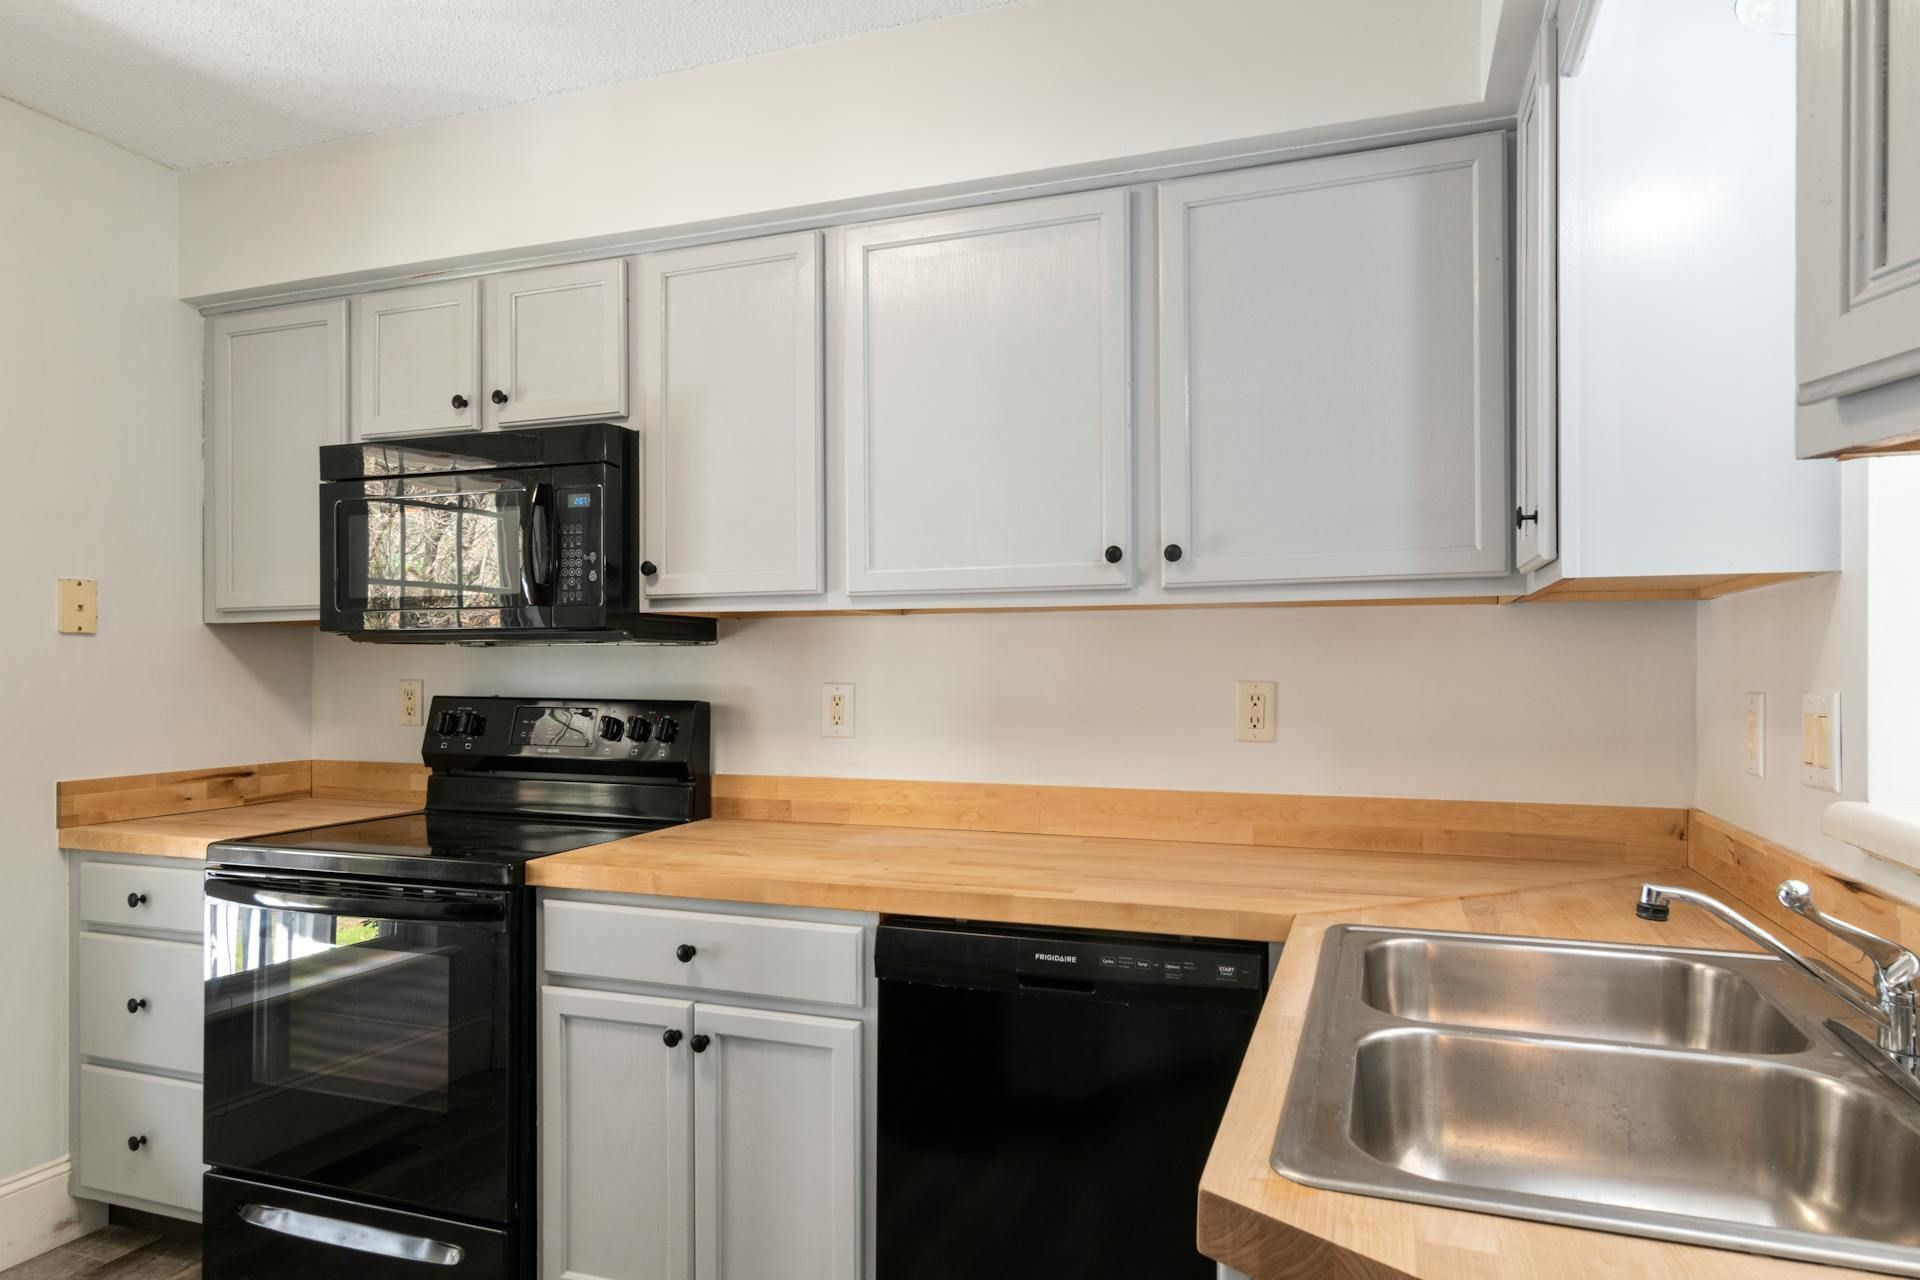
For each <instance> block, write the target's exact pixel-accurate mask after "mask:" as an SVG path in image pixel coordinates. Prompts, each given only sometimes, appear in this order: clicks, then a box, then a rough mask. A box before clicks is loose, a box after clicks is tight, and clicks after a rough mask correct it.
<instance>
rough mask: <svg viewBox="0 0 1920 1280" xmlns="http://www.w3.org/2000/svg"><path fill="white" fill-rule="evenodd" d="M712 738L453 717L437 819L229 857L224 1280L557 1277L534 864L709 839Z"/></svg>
mask: <svg viewBox="0 0 1920 1280" xmlns="http://www.w3.org/2000/svg"><path fill="white" fill-rule="evenodd" d="M709 720H710V716H709V711H708V707H707V704H705V703H702V702H660V701H644V700H633V699H601V700H598V701H595V700H591V699H564V700H563V699H539V698H436V699H435V700H434V702H433V706H432V708H431V712H430V716H429V724H430V727H429V728H428V730H427V733H426V736H425V741H424V743H423V745H422V749H421V758H422V759H423V760H424V761H425V762H426V763H427V764H428V765H429V766H430V768H431V770H432V772H431V773H430V775H429V777H428V782H427V800H426V807H425V808H424V809H423V810H422V811H420V812H418V813H411V814H403V815H400V816H397V817H389V818H376V819H373V820H370V821H365V822H349V823H342V824H338V825H335V826H326V827H311V828H308V829H306V830H302V831H289V832H284V833H282V834H278V835H273V836H268V837H265V838H262V839H257V840H246V841H230V842H224V843H220V844H216V845H214V846H212V848H211V849H209V850H208V861H209V864H210V865H209V869H208V871H207V879H206V897H207V932H206V948H207V949H206V967H205V978H206V1018H207V1023H206V1085H205V1108H206V1131H205V1143H206V1146H205V1152H204V1156H205V1159H206V1161H207V1163H208V1164H210V1165H212V1166H213V1167H212V1169H211V1170H210V1171H209V1172H208V1173H207V1174H206V1182H205V1197H204V1199H205V1203H204V1205H203V1216H204V1219H205V1236H204V1239H205V1268H204V1269H205V1275H206V1277H207V1280H240V1278H242V1277H246V1278H249V1280H251V1278H253V1277H259V1276H265V1275H271V1276H275V1277H278V1278H280V1280H308V1278H309V1277H313V1278H315V1280H318V1278H319V1277H329V1278H330V1277H337V1276H340V1275H346V1274H352V1275H353V1276H355V1278H356V1280H387V1278H388V1277H390V1276H392V1277H412V1276H417V1275H420V1274H423V1272H422V1271H421V1267H422V1265H423V1264H427V1265H432V1266H434V1267H436V1268H437V1269H436V1270H435V1271H434V1272H433V1274H434V1275H436V1276H445V1277H446V1278H447V1280H509V1278H511V1280H520V1278H521V1277H530V1276H532V1275H533V1274H534V1264H535V1255H536V1239H537V1237H536V1233H535V1203H534V1199H535V1165H536V1144H535V1125H534V1099H535V1096H536V1069H537V1063H538V1054H537V1051H536V1039H537V1036H536V1026H535V1008H534V1004H535V998H534V968H535V963H536V960H535V948H534V920H535V913H534V910H533V902H532V896H531V892H530V891H529V890H528V889H527V887H526V866H527V863H529V862H531V861H532V860H533V859H535V858H539V857H545V856H547V855H549V854H554V853H560V852H563V851H565V850H568V849H578V848H584V847H587V846H590V845H595V844H602V843H605V842H607V841H611V840H618V839H622V838H624V837H626V836H629V835H634V834H638V833H642V832H645V831H649V830H654V829H657V828H659V827H663V826H669V825H674V824H676V823H682V822H691V821H694V820H696V819H699V818H704V817H706V816H707V815H708V813H709V811H710V804H711V775H712V748H711V741H710V736H709Z"/></svg>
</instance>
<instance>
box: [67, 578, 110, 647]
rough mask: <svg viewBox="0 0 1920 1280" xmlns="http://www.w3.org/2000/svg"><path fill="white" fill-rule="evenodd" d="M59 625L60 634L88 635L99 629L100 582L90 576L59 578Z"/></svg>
mask: <svg viewBox="0 0 1920 1280" xmlns="http://www.w3.org/2000/svg"><path fill="white" fill-rule="evenodd" d="M59 581H60V617H59V627H60V633H61V634H62V635H69V636H90V635H93V634H94V633H95V632H97V631H99V630H100V584H99V583H98V582H95V581H94V580H93V579H92V578H61V579H60V580H59Z"/></svg>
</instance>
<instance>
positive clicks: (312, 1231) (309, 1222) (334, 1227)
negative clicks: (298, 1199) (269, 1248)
mask: <svg viewBox="0 0 1920 1280" xmlns="http://www.w3.org/2000/svg"><path fill="white" fill-rule="evenodd" d="M240 1220H241V1221H242V1222H245V1223H246V1224H247V1225H249V1226H254V1227H259V1228H260V1229H261V1230H262V1231H272V1232H274V1233H275V1234H278V1235H283V1236H292V1237H293V1238H294V1239H296V1240H310V1241H312V1242H314V1243H315V1244H330V1245H333V1246H334V1247H335V1248H339V1249H351V1250H353V1251H354V1252H355V1253H373V1254H378V1255H380V1256H381V1257H383V1258H402V1259H405V1260H406V1261H408V1262H424V1263H427V1264H428V1265H430V1266H437V1267H457V1266H459V1265H460V1260H461V1259H462V1258H464V1257H465V1256H466V1250H464V1249H462V1248H461V1247H460V1246H459V1245H457V1244H447V1243H445V1242H443V1241H440V1240H430V1239H428V1238H427V1237H426V1236H410V1235H407V1234H405V1233H403V1232H399V1231H389V1230H387V1229H386V1228H384V1227H370V1226H367V1225H365V1224H364V1223H359V1222H345V1221H343V1220H341V1219H339V1218H328V1217H324V1216H322V1215H320V1214H317V1213H302V1212H301V1211H300V1210H298V1209H282V1208H278V1207H276V1206H272V1205H263V1204H246V1205H241V1206H240Z"/></svg>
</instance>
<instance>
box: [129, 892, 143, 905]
mask: <svg viewBox="0 0 1920 1280" xmlns="http://www.w3.org/2000/svg"><path fill="white" fill-rule="evenodd" d="M127 905H128V906H129V907H144V906H146V905H147V895H146V894H144V893H130V894H128V895H127Z"/></svg>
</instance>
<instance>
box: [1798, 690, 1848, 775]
mask: <svg viewBox="0 0 1920 1280" xmlns="http://www.w3.org/2000/svg"><path fill="white" fill-rule="evenodd" d="M1800 780H1801V781H1802V782H1804V783H1806V784H1807V785H1808V786H1810V787H1817V788H1818V789H1820V790H1822V791H1838V790H1839V789H1840V695H1839V693H1837V692H1834V693H1809V694H1805V695H1803V696H1802V697H1801V699H1800Z"/></svg>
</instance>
